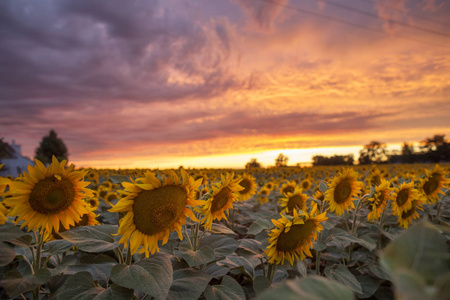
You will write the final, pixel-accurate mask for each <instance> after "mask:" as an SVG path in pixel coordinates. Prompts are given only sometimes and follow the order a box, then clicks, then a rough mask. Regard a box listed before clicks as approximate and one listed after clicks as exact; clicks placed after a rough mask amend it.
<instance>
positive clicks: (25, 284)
mask: <svg viewBox="0 0 450 300" xmlns="http://www.w3.org/2000/svg"><path fill="white" fill-rule="evenodd" d="M50 276H51V274H50V271H49V270H47V269H40V270H37V271H36V272H35V273H34V275H32V274H28V275H25V276H23V275H22V274H21V273H20V272H19V271H18V270H12V271H10V272H8V273H7V274H6V275H5V277H3V278H2V280H1V281H0V283H1V286H3V288H4V289H5V291H6V293H7V294H8V296H9V297H10V298H15V297H17V296H18V295H20V294H23V293H26V292H29V291H31V290H34V289H35V288H37V287H39V286H41V285H43V284H44V283H46V282H47V280H48V279H49V278H50Z"/></svg>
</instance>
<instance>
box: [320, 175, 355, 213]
mask: <svg viewBox="0 0 450 300" xmlns="http://www.w3.org/2000/svg"><path fill="white" fill-rule="evenodd" d="M357 179H358V173H357V172H355V171H353V170H352V169H351V168H348V169H346V170H344V171H343V172H342V174H341V175H339V176H337V177H335V178H334V179H333V180H332V181H331V184H330V188H329V189H328V190H327V191H326V192H325V201H328V202H329V205H330V208H329V209H330V211H332V212H335V214H336V215H338V216H342V215H343V214H344V212H345V211H348V209H349V208H355V205H354V204H353V200H354V199H353V198H354V197H356V196H357V195H358V192H359V191H360V190H361V189H362V188H363V183H362V182H359V181H358V180H357Z"/></svg>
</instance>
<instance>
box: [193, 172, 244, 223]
mask: <svg viewBox="0 0 450 300" xmlns="http://www.w3.org/2000/svg"><path fill="white" fill-rule="evenodd" d="M220 177H221V181H220V182H215V183H214V184H213V185H212V190H211V191H210V192H209V193H208V194H206V195H205V204H204V205H203V206H202V207H199V208H198V210H197V211H198V212H200V213H201V214H202V215H203V217H202V219H201V222H202V223H203V225H204V226H205V228H208V229H210V228H211V227H212V222H213V221H214V220H219V221H220V220H222V219H225V220H227V217H226V216H225V212H228V210H229V209H233V202H235V201H238V200H239V191H242V190H244V188H243V187H242V186H240V185H239V181H240V179H239V178H236V179H234V178H233V177H234V174H233V173H227V174H225V175H223V174H221V175H220Z"/></svg>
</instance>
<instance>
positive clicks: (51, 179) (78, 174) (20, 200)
mask: <svg viewBox="0 0 450 300" xmlns="http://www.w3.org/2000/svg"><path fill="white" fill-rule="evenodd" d="M35 163H36V165H35V166H34V167H32V166H30V165H29V166H28V173H27V172H24V173H23V174H22V176H20V177H18V178H17V179H16V180H15V181H11V183H10V191H9V192H8V193H9V194H10V195H11V197H9V198H6V199H5V200H4V202H5V204H6V205H8V206H9V207H11V210H10V211H9V213H8V215H9V216H17V218H16V223H19V222H22V221H23V223H22V225H21V228H23V227H25V226H28V230H37V229H39V228H40V229H42V230H46V232H47V233H48V234H50V233H51V232H52V231H55V232H58V231H59V228H60V224H61V225H62V227H64V228H66V229H67V228H69V227H70V226H72V225H74V224H75V222H78V221H79V220H80V219H81V216H82V215H83V214H85V213H87V212H88V210H87V208H86V205H87V204H86V202H85V201H84V200H83V198H86V197H89V196H91V195H92V191H91V190H89V189H87V188H86V186H88V185H89V182H87V181H84V180H83V179H84V176H85V174H86V171H74V170H73V169H74V166H73V165H71V166H70V167H68V168H66V167H65V166H66V164H67V161H66V160H63V161H61V162H58V160H57V159H56V157H54V156H53V159H52V164H51V165H50V166H48V167H45V166H44V164H43V163H42V162H40V161H39V160H37V159H36V160H35Z"/></svg>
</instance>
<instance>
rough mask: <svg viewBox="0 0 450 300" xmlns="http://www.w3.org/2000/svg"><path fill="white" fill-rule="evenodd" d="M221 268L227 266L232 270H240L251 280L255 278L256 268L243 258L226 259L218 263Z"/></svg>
mask: <svg viewBox="0 0 450 300" xmlns="http://www.w3.org/2000/svg"><path fill="white" fill-rule="evenodd" d="M217 264H218V265H219V266H226V267H229V268H230V269H240V270H242V271H243V272H245V273H247V274H248V275H249V276H250V277H251V278H253V277H255V266H253V264H252V263H251V262H250V261H249V260H247V259H246V258H245V257H242V256H235V255H230V256H227V258H226V259H223V260H221V261H218V262H217Z"/></svg>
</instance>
